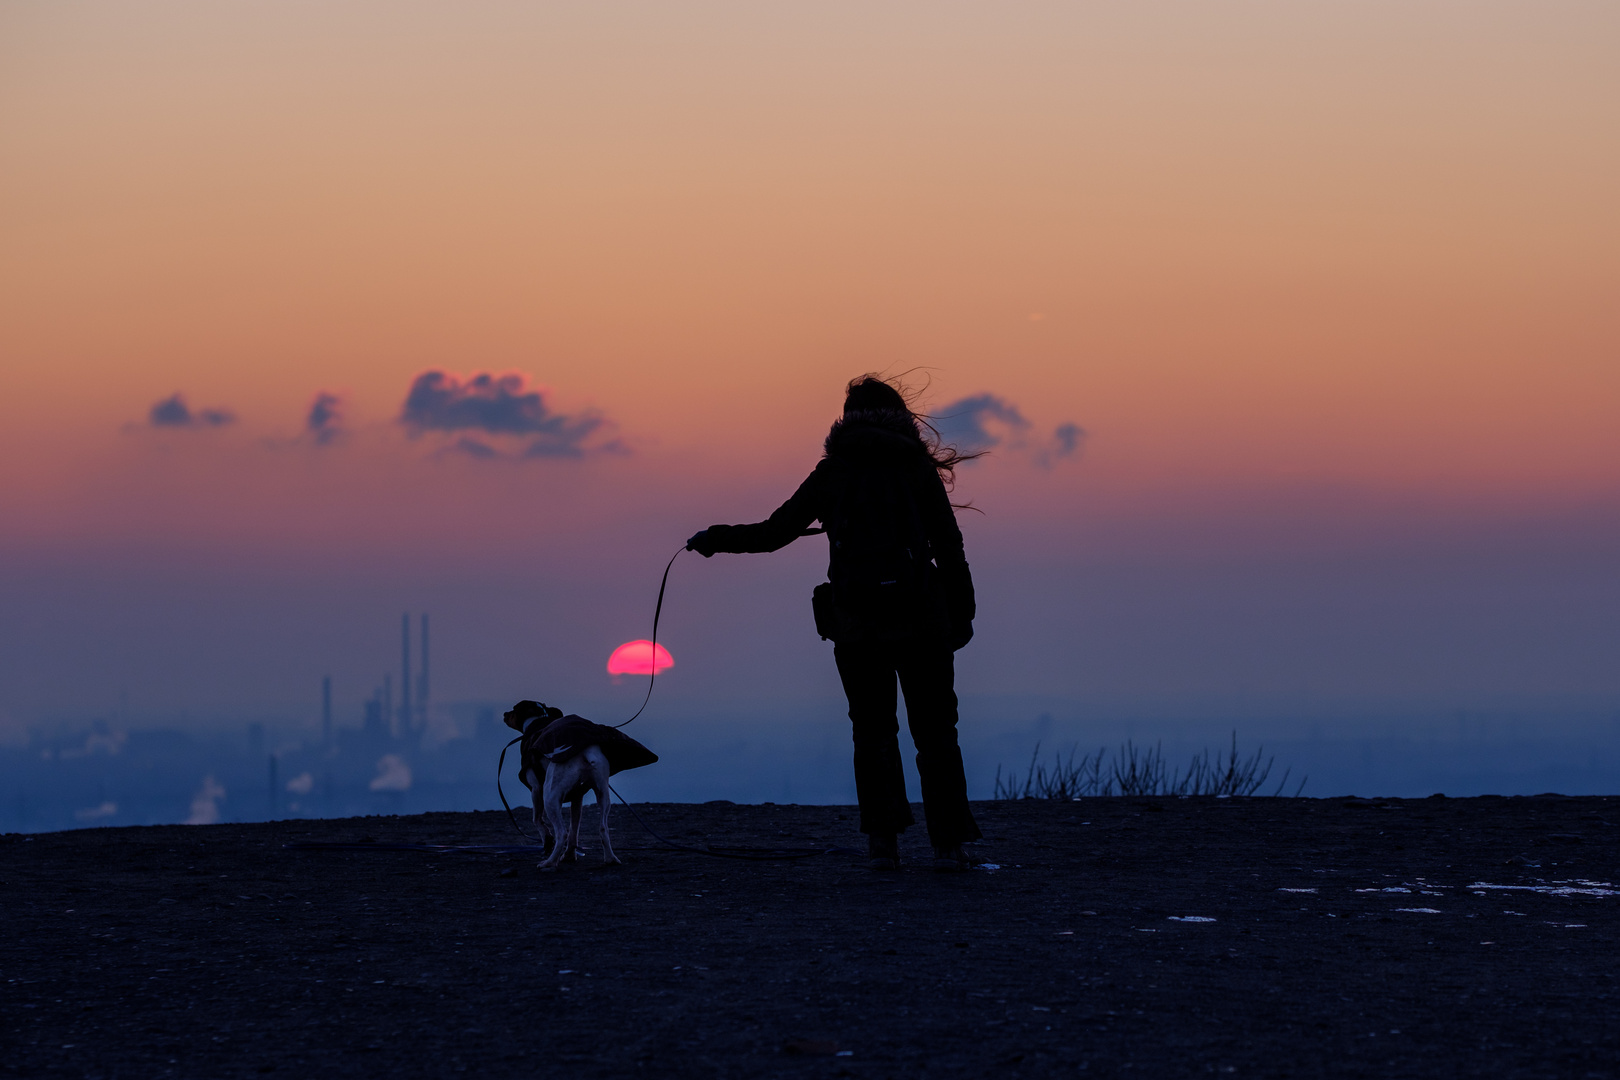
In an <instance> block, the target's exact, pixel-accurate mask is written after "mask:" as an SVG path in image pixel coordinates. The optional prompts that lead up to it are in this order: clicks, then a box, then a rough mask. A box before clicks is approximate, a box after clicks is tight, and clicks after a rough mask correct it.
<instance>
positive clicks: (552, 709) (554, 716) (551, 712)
mask: <svg viewBox="0 0 1620 1080" xmlns="http://www.w3.org/2000/svg"><path fill="white" fill-rule="evenodd" d="M562 718H563V711H562V710H561V709H559V708H557V707H556V706H555V705H547V706H546V719H547V720H561V719H562Z"/></svg>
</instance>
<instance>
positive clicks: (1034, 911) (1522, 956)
mask: <svg viewBox="0 0 1620 1080" xmlns="http://www.w3.org/2000/svg"><path fill="white" fill-rule="evenodd" d="M638 809H639V810H640V812H641V813H642V814H643V815H644V816H645V817H646V819H647V821H648V822H649V823H650V824H651V825H652V826H653V827H654V828H656V829H658V831H659V832H660V833H661V834H662V835H664V836H665V837H667V838H669V839H671V840H674V841H676V842H679V843H684V844H689V845H707V844H717V845H739V846H754V847H782V848H809V849H823V848H832V849H840V848H841V849H843V850H834V851H831V852H830V853H828V854H823V855H818V856H815V857H811V858H806V859H801V860H797V861H776V862H748V861H736V860H724V859H717V858H709V857H705V856H702V855H697V854H693V853H689V852H680V851H671V850H667V849H664V850H660V849H658V848H655V847H653V846H652V845H651V841H650V840H649V838H648V837H647V835H646V834H645V833H644V832H643V831H642V830H641V828H640V827H639V826H638V825H637V824H636V823H635V822H634V821H633V820H631V819H630V818H629V817H628V816H627V815H625V813H624V812H623V810H622V809H620V810H616V811H615V813H614V828H615V834H614V835H615V836H616V837H617V838H618V841H619V845H620V847H621V848H622V849H623V850H622V851H621V854H622V855H623V857H624V859H625V865H623V866H617V867H602V866H600V865H597V864H596V863H595V861H594V860H592V859H587V860H583V861H581V862H579V863H577V864H573V865H566V866H564V867H563V868H562V869H561V870H560V871H558V872H556V873H540V872H538V871H537V870H536V869H535V863H536V861H537V860H536V859H535V857H534V856H533V855H532V854H526V853H516V854H512V853H507V854H502V853H488V852H485V853H474V852H465V851H457V852H442V853H432V852H426V851H416V850H400V849H397V848H391V847H388V846H386V845H389V844H393V843H426V844H438V845H475V844H482V845H510V844H512V843H514V842H515V841H516V839H517V838H516V837H515V835H514V834H513V833H512V832H511V830H510V826H509V825H508V824H507V822H506V820H505V817H504V815H501V814H498V813H493V814H492V813H475V814H425V815H420V816H414V817H395V818H378V817H373V818H351V819H344V820H333V821H289V822H278V823H269V824H263V825H217V826H168V827H153V828H126V829H92V830H83V831H77V832H66V833H51V834H41V835H35V836H20V835H14V834H12V835H6V836H3V837H0V856H3V859H0V877H3V880H0V902H3V904H4V909H3V910H4V913H5V924H4V925H5V929H4V935H3V939H0V980H3V982H0V986H3V996H0V1016H3V1018H4V1020H3V1025H0V1031H3V1034H0V1040H3V1041H0V1073H9V1074H14V1075H19V1076H30V1077H35V1076H74V1077H79V1076H86V1077H162V1076H176V1077H234V1076H261V1075H267V1074H276V1075H286V1076H350V1077H352V1076H355V1075H366V1076H370V1075H378V1076H390V1077H398V1076H418V1075H432V1076H438V1075H444V1074H449V1073H458V1072H469V1073H472V1074H476V1075H481V1076H507V1075H514V1076H516V1075H521V1076H533V1075H536V1074H537V1073H538V1074H541V1075H548V1076H549V1075H558V1076H561V1075H577V1076H614V1077H619V1076H625V1075H633V1074H639V1075H647V1076H703V1077H757V1076H788V1077H837V1076H853V1077H873V1078H877V1077H890V1076H896V1077H899V1076H904V1077H921V1076H930V1077H938V1076H974V1077H983V1076H997V1077H1023V1076H1052V1075H1073V1074H1075V1073H1077V1072H1087V1071H1089V1072H1097V1073H1103V1074H1107V1075H1151V1076H1182V1075H1203V1074H1210V1075H1214V1076H1222V1075H1230V1076H1289V1077H1297V1076H1314V1075H1335V1076H1401V1077H1427V1076H1437V1077H1438V1076H1445V1077H1455V1076H1477V1075H1480V1076H1482V1075H1491V1076H1537V1077H1540V1076H1545V1077H1558V1078H1569V1077H1576V1078H1585V1077H1610V1076H1617V1075H1620V1023H1617V1022H1616V1020H1615V1007H1616V994H1617V989H1620V988H1617V984H1616V980H1617V978H1620V966H1617V963H1616V961H1617V959H1620V951H1617V950H1616V937H1617V931H1620V895H1617V894H1620V889H1617V888H1616V887H1615V886H1614V885H1613V884H1611V883H1614V882H1616V880H1617V866H1616V858H1617V855H1620V799H1602V798H1561V797H1557V796H1540V797H1535V798H1477V799H1443V798H1438V797H1437V798H1433V799H1423V800H1373V801H1368V800H1345V799H1332V800H1326V799H1324V800H1317V799H1221V800H1215V799H1155V800H1145V799H1127V798H1114V799H1088V800H1085V801H1082V802H1073V803H1052V802H1034V801H1030V802H1017V803H983V804H978V805H977V806H976V808H975V810H976V813H978V815H979V817H980V823H981V826H982V827H983V829H984V831H985V834H986V836H987V839H986V841H985V842H984V843H982V844H980V845H976V852H977V855H978V857H979V858H980V859H981V860H982V861H983V862H984V863H986V864H988V865H987V866H986V867H985V868H982V869H979V870H976V871H973V872H970V873H965V874H955V875H947V874H936V873H933V872H931V871H929V870H928V869H926V858H925V856H926V854H927V852H926V849H925V847H924V843H925V840H924V837H923V835H922V833H921V830H920V829H918V830H913V831H912V833H911V834H909V835H908V836H907V837H905V838H903V840H902V854H903V855H904V856H906V857H907V858H908V859H909V860H910V861H909V862H908V864H907V865H906V866H905V867H904V868H903V869H902V871H901V872H900V873H898V874H879V873H872V872H870V871H868V870H867V869H866V868H865V866H864V862H865V860H864V858H863V857H862V856H861V855H860V854H857V853H855V849H856V848H857V847H858V846H859V845H860V844H861V838H860V837H859V835H858V834H857V833H856V832H855V816H854V813H853V811H852V809H850V808H848V807H826V806H771V805H764V806H731V805H729V804H727V805H718V804H711V805H704V806H692V805H648V806H643V807H640V808H638ZM918 812H919V816H920V813H921V812H920V809H919V811H918ZM299 843H317V844H355V845H360V846H358V847H353V848H350V847H315V848H295V847H288V846H287V845H289V844H299ZM990 867H994V868H993V869H992V868H990Z"/></svg>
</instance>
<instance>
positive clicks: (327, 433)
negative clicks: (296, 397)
mask: <svg viewBox="0 0 1620 1080" xmlns="http://www.w3.org/2000/svg"><path fill="white" fill-rule="evenodd" d="M304 429H305V430H306V431H308V432H309V433H310V434H311V435H312V436H314V438H315V442H316V443H317V444H319V445H321V446H325V445H327V444H328V443H330V442H333V441H335V440H336V439H339V438H341V437H342V435H343V399H342V398H340V397H338V396H337V395H336V394H329V393H327V392H326V391H325V390H322V391H321V392H320V393H318V394H316V395H315V400H314V401H312V402H310V405H309V416H308V417H307V418H306V419H305V420H304Z"/></svg>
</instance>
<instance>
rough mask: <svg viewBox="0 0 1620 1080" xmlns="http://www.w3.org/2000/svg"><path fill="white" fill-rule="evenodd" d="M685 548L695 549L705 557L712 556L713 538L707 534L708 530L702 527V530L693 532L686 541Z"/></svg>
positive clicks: (713, 549) (688, 549)
mask: <svg viewBox="0 0 1620 1080" xmlns="http://www.w3.org/2000/svg"><path fill="white" fill-rule="evenodd" d="M686 550H687V551H695V552H697V553H698V554H699V555H701V556H703V557H704V558H705V559H709V558H713V557H714V551H715V548H714V538H713V537H712V536H710V535H709V530H708V529H704V530H703V531H702V532H696V533H693V534H692V539H690V540H688V541H687V542H686Z"/></svg>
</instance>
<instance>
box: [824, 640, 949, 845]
mask: <svg viewBox="0 0 1620 1080" xmlns="http://www.w3.org/2000/svg"><path fill="white" fill-rule="evenodd" d="M833 658H834V660H835V661H836V662H837V664H838V677H839V678H840V679H842V680H843V682H844V694H845V696H847V697H848V698H849V719H850V722H851V724H852V725H853V727H854V735H855V794H856V797H857V798H858V799H859V800H860V804H861V832H863V833H866V834H868V835H872V836H884V835H892V834H895V833H898V832H900V831H901V830H903V829H904V828H905V827H906V826H908V825H912V824H915V823H916V819H915V818H913V817H912V816H911V805H910V803H909V802H908V801H907V799H906V777H905V772H904V770H903V769H902V768H901V765H900V720H899V716H898V712H897V709H896V706H897V701H896V698H895V679H896V677H897V676H898V678H899V681H900V688H901V690H903V691H904V692H905V695H906V722H907V723H908V724H909V725H910V727H911V741H912V742H913V743H915V744H916V747H917V774H918V776H919V777H920V778H921V780H922V797H923V816H924V817H925V818H926V819H927V823H928V839H929V841H930V842H931V843H932V844H933V845H934V846H935V847H952V846H954V845H956V844H960V843H963V842H964V841H968V840H978V839H979V838H980V836H981V834H980V832H979V826H978V825H977V824H976V823H975V822H974V820H973V812H972V811H971V810H969V809H968V800H967V777H966V776H965V775H964V774H963V772H962V750H961V748H960V747H959V746H958V745H957V742H956V658H955V656H953V655H952V653H951V651H950V649H948V648H947V647H945V646H944V645H939V644H932V645H839V646H837V647H835V648H834V649H833Z"/></svg>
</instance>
